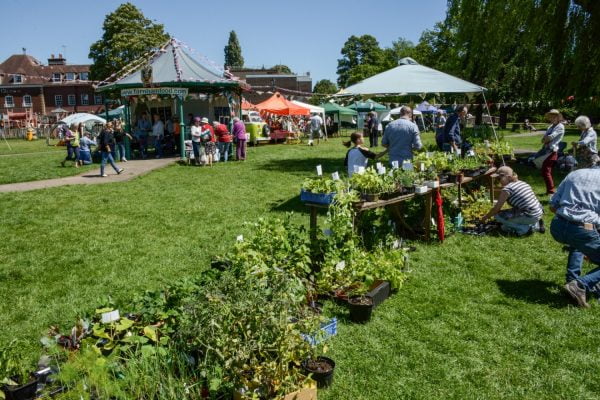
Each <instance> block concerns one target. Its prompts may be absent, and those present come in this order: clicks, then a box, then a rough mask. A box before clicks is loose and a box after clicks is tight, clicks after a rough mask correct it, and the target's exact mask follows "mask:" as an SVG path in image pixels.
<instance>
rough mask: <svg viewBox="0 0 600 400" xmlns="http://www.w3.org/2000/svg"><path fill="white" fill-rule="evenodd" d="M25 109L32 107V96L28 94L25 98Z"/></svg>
mask: <svg viewBox="0 0 600 400" xmlns="http://www.w3.org/2000/svg"><path fill="white" fill-rule="evenodd" d="M23 107H31V96H30V95H28V94H26V95H25V96H23Z"/></svg>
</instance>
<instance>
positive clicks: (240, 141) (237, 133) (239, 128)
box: [232, 117, 248, 161]
mask: <svg viewBox="0 0 600 400" xmlns="http://www.w3.org/2000/svg"><path fill="white" fill-rule="evenodd" d="M232 131H233V132H232V133H233V138H234V140H235V143H236V147H235V149H236V156H237V160H238V161H240V160H243V161H246V142H247V141H248V137H247V135H246V126H245V125H244V123H243V122H242V121H240V119H239V118H238V117H235V118H233V129H232Z"/></svg>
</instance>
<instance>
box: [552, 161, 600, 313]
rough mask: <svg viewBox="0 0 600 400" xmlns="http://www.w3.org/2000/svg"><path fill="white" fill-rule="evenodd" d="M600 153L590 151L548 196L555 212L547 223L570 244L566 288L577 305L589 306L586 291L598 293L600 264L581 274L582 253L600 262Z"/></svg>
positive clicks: (563, 241) (599, 291)
mask: <svg viewBox="0 0 600 400" xmlns="http://www.w3.org/2000/svg"><path fill="white" fill-rule="evenodd" d="M599 164H600V157H598V155H597V154H591V155H590V157H589V159H588V160H586V162H585V163H580V166H581V167H582V168H581V169H578V170H576V171H574V172H571V173H570V174H569V175H567V177H566V178H565V180H564V181H562V183H561V184H560V186H559V187H558V189H557V190H556V193H555V194H554V195H553V196H552V199H551V200H550V210H552V212H554V213H555V214H556V216H555V217H554V219H553V220H552V224H551V225H550V232H551V233H552V236H553V237H554V239H555V240H556V241H558V242H560V243H564V244H566V245H568V246H569V247H570V250H569V258H568V261H567V276H566V281H567V284H566V285H565V290H566V291H567V292H568V293H569V295H571V297H573V298H574V299H575V300H576V301H577V303H578V304H579V306H580V307H589V304H588V303H587V301H586V292H593V293H596V294H600V267H596V268H595V269H593V270H592V271H590V272H588V273H587V274H586V275H584V276H581V265H582V263H583V257H584V256H587V257H588V258H589V260H590V261H591V262H592V263H594V264H596V265H600V233H598V229H600V167H599V166H598V165H599Z"/></svg>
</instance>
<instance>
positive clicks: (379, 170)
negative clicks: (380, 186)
mask: <svg viewBox="0 0 600 400" xmlns="http://www.w3.org/2000/svg"><path fill="white" fill-rule="evenodd" d="M377 172H378V173H379V175H385V172H386V169H385V167H381V168H379V169H378V170H377Z"/></svg>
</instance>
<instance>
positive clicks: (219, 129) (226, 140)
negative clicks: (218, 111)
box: [213, 121, 232, 162]
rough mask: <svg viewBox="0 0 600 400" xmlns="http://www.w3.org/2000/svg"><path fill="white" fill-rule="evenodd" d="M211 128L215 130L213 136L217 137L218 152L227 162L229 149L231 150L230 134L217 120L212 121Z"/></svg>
mask: <svg viewBox="0 0 600 400" xmlns="http://www.w3.org/2000/svg"><path fill="white" fill-rule="evenodd" d="M213 128H214V130H215V136H216V137H217V142H218V143H217V146H218V148H219V154H220V155H221V157H222V158H223V162H227V160H228V159H229V151H230V150H231V142H232V137H231V134H230V133H229V130H228V129H227V126H226V125H225V124H221V123H219V121H213Z"/></svg>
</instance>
